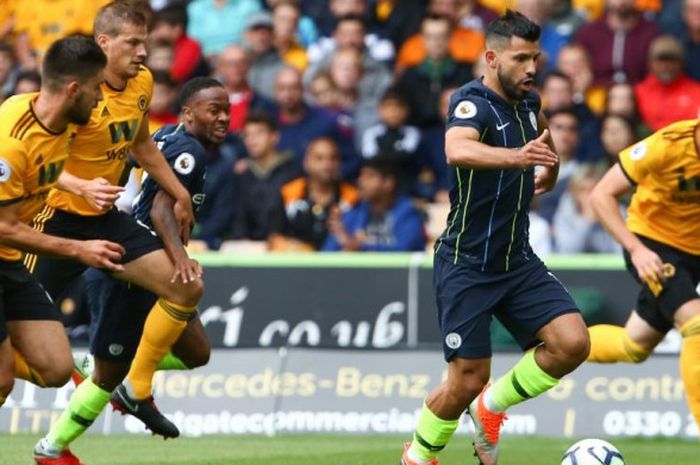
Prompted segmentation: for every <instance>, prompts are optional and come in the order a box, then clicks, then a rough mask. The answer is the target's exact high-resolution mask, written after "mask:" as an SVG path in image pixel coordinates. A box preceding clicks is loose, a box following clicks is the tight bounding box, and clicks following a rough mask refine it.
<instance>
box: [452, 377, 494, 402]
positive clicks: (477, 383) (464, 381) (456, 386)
mask: <svg viewBox="0 0 700 465" xmlns="http://www.w3.org/2000/svg"><path fill="white" fill-rule="evenodd" d="M488 381H489V374H488V373H480V372H477V371H471V370H467V371H464V370H463V371H460V372H459V374H458V375H457V376H452V377H449V378H448V380H447V387H448V389H449V391H450V394H451V395H452V396H454V397H457V398H459V399H460V401H461V402H462V403H464V405H465V406H466V405H469V403H470V402H471V401H472V400H474V399H475V398H476V396H478V395H479V393H480V392H481V391H482V390H483V389H484V386H486V383H488Z"/></svg>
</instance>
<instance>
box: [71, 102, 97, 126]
mask: <svg viewBox="0 0 700 465" xmlns="http://www.w3.org/2000/svg"><path fill="white" fill-rule="evenodd" d="M91 115H92V109H90V111H88V112H87V113H86V114H83V113H80V110H79V109H78V108H77V107H73V108H71V109H70V110H69V111H68V121H70V122H71V123H73V124H78V125H81V126H82V125H84V124H87V123H89V122H90V116H91Z"/></svg>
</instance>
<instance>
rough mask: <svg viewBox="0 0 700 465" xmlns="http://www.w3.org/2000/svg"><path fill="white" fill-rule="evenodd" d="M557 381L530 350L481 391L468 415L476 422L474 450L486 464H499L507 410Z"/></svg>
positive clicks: (554, 384)
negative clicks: (538, 363) (500, 443)
mask: <svg viewBox="0 0 700 465" xmlns="http://www.w3.org/2000/svg"><path fill="white" fill-rule="evenodd" d="M558 382H559V380H558V379H556V378H554V377H552V376H550V375H549V374H547V373H546V372H545V371H544V370H542V369H541V368H540V367H539V366H538V365H537V363H536V362H535V351H534V350H531V351H529V352H528V353H526V354H525V355H524V356H523V358H521V359H520V361H519V362H518V363H517V364H516V365H515V366H514V367H513V368H512V369H511V370H510V371H509V372H507V373H506V374H505V375H503V376H502V377H500V378H499V379H498V380H497V381H496V382H495V383H493V384H492V385H489V386H486V387H485V388H484V390H483V391H481V394H479V395H478V396H477V397H476V399H474V400H473V401H472V403H471V404H470V405H469V415H470V416H471V417H472V421H473V422H474V449H475V450H476V453H477V456H478V457H479V460H480V461H481V463H482V464H483V465H493V464H496V463H497V460H498V441H499V437H500V434H501V426H502V425H503V422H504V421H505V419H506V414H505V411H506V409H507V408H508V407H510V406H512V405H515V404H519V403H520V402H522V401H524V400H527V399H530V398H532V397H536V396H538V395H539V394H541V393H543V392H545V391H547V390H549V389H551V388H552V387H554V386H556V385H557V383H558Z"/></svg>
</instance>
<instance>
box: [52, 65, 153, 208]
mask: <svg viewBox="0 0 700 465" xmlns="http://www.w3.org/2000/svg"><path fill="white" fill-rule="evenodd" d="M102 93H103V94H104V98H103V99H102V101H100V103H99V104H98V105H97V107H96V108H94V109H93V110H92V115H91V116H90V121H89V122H88V124H86V125H84V126H78V131H77V135H76V137H75V140H74V141H73V146H72V152H71V157H70V159H69V160H68V161H67V162H66V167H65V169H66V171H67V172H69V173H70V174H72V175H74V176H77V177H79V178H82V179H94V178H98V177H102V178H104V179H106V180H107V181H109V183H110V184H112V185H123V184H124V183H125V182H126V179H123V177H124V173H125V168H126V162H127V159H128V158H129V154H130V153H131V147H132V145H133V143H134V140H135V139H136V135H137V134H138V132H139V130H140V128H141V125H142V124H148V121H147V118H144V116H145V115H146V112H147V111H148V106H149V105H150V103H151V96H152V95H153V76H152V75H151V72H150V71H149V70H148V69H147V68H145V67H142V68H141V70H140V71H139V73H138V75H136V76H135V77H133V78H131V79H129V80H128V81H127V84H126V87H125V88H124V89H122V90H117V89H114V88H112V87H110V86H109V84H107V83H106V82H105V83H103V84H102ZM46 203H47V204H48V205H49V206H50V207H53V208H56V209H58V210H63V211H67V212H70V213H74V214H77V215H86V216H95V215H100V214H102V213H104V212H101V211H98V210H95V209H94V208H93V207H92V206H90V204H89V203H88V202H87V201H86V200H85V199H84V198H83V197H81V196H79V195H75V194H71V193H69V192H65V191H61V190H58V189H54V190H52V191H51V193H50V194H49V198H48V200H47V201H46Z"/></svg>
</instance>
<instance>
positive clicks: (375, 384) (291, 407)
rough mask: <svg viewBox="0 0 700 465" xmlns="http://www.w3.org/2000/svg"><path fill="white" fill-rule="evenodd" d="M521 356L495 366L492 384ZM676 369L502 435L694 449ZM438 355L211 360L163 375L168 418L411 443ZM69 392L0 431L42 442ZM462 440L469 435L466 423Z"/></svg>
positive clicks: (123, 420)
mask: <svg viewBox="0 0 700 465" xmlns="http://www.w3.org/2000/svg"><path fill="white" fill-rule="evenodd" d="M518 357H519V356H518V355H516V354H497V355H496V356H495V357H494V365H493V375H494V376H499V375H501V374H503V373H504V372H505V371H506V370H507V369H508V368H509V367H510V366H512V365H513V364H514V363H515V362H516V361H517V360H518ZM677 366H678V362H677V358H676V357H674V356H659V355H657V356H653V357H651V358H650V359H649V360H647V362H645V363H644V364H641V365H624V364H618V365H595V364H585V365H583V366H582V367H580V368H579V369H578V370H577V371H576V372H574V373H573V374H572V375H570V376H568V377H566V378H565V379H564V380H563V381H562V382H561V383H560V385H559V386H558V387H556V388H555V389H553V390H551V391H550V392H548V393H546V394H544V395H542V396H540V397H538V398H536V399H533V400H531V401H528V402H525V403H523V404H521V405H519V406H516V407H514V408H512V409H511V410H510V411H509V419H508V421H506V423H505V426H504V434H506V435H543V436H553V437H557V436H564V437H570V436H594V437H597V436H609V437H626V436H635V437H636V436H641V437H647V436H648V437H652V436H653V437H656V436H661V437H683V438H697V437H698V430H697V427H696V425H695V424H694V422H693V419H692V417H691V415H690V414H689V413H688V410H687V407H686V404H685V398H684V391H683V386H682V382H681V380H680V377H679V375H678V373H677V371H678V369H677ZM444 368H445V364H444V363H443V361H442V354H441V353H440V352H435V351H418V350H416V351H349V350H314V349H300V348H292V349H284V348H283V349H279V350H275V349H240V350H215V351H214V353H213V354H212V359H211V362H210V363H209V365H208V366H206V367H204V368H201V369H197V370H194V371H189V372H183V371H181V372H177V371H173V372H158V373H157V375H156V377H155V380H154V390H155V391H154V394H155V397H156V400H157V403H158V405H159V406H160V408H161V410H162V411H163V412H164V413H165V414H166V415H168V416H169V417H170V418H171V419H172V420H173V421H174V422H175V423H176V424H177V425H178V427H179V428H180V429H181V431H182V432H183V434H185V435H188V436H201V435H208V434H266V435H274V434H280V433H346V434H406V435H407V437H408V436H409V435H410V434H411V432H412V431H413V428H414V426H415V423H416V418H417V414H418V411H419V408H420V406H421V403H422V402H423V399H424V397H425V396H426V394H427V393H428V392H429V391H430V389H432V388H433V387H434V386H435V385H436V384H437V383H438V382H439V381H440V380H441V379H442V377H443V376H444V375H445V371H444ZM72 389H73V388H72V385H70V384H69V385H68V386H66V387H64V388H61V389H39V388H36V387H34V386H32V385H29V384H27V383H24V382H19V383H17V385H16V387H15V390H14V392H13V393H12V395H11V397H10V400H9V401H8V402H7V403H6V404H5V406H4V407H2V408H0V431H2V432H5V433H11V434H18V433H38V432H43V431H46V429H47V428H48V426H49V424H50V422H51V421H54V420H55V419H56V418H57V417H58V415H59V414H60V411H61V409H62V408H64V407H65V406H66V405H67V402H68V399H69V396H70V393H71V391H72ZM91 431H92V432H94V433H103V434H111V433H134V434H142V433H144V429H143V426H142V425H141V424H140V423H139V422H138V421H137V420H135V419H133V418H131V417H122V416H119V415H117V414H115V413H112V412H111V411H110V412H108V413H103V414H102V415H101V416H100V417H99V418H98V419H97V420H96V421H95V423H94V424H93V426H92V428H91ZM459 431H460V432H461V433H465V434H466V433H469V432H470V431H471V424H470V422H469V420H468V419H467V418H466V417H464V419H463V422H462V424H461V426H460V429H459Z"/></svg>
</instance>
